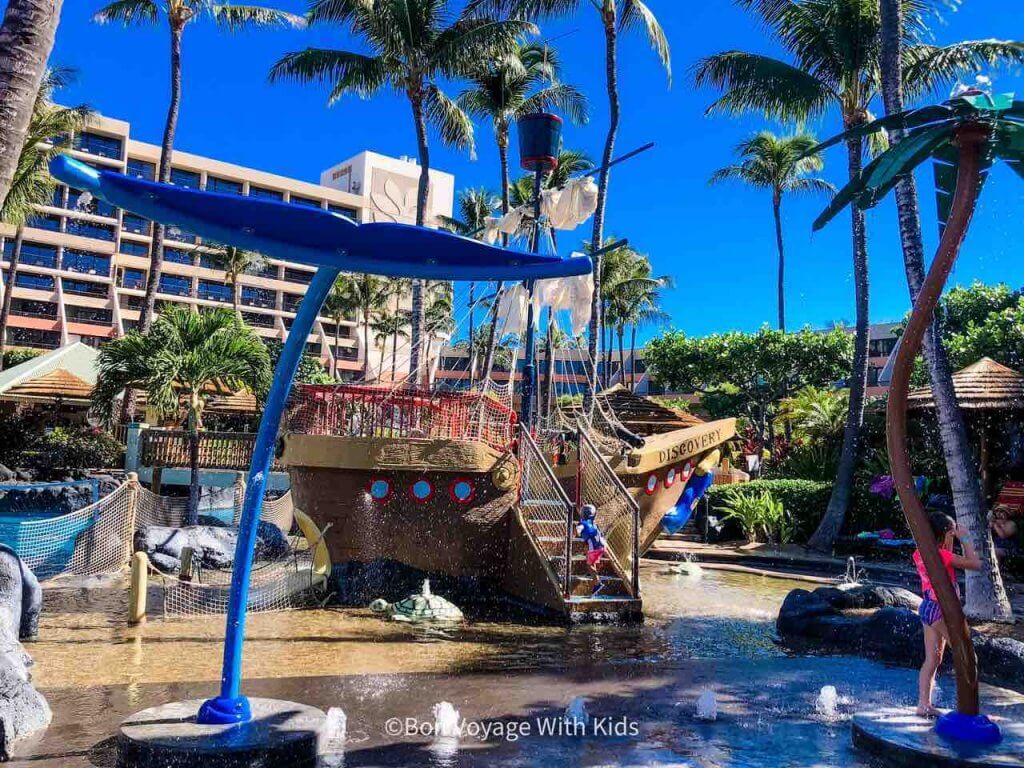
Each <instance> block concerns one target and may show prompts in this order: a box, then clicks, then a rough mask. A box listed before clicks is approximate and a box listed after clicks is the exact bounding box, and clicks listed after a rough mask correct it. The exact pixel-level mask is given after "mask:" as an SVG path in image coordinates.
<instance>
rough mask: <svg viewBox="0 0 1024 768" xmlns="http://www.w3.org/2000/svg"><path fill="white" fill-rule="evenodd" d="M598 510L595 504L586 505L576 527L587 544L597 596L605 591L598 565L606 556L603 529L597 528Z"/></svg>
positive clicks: (588, 559) (588, 563) (578, 534)
mask: <svg viewBox="0 0 1024 768" xmlns="http://www.w3.org/2000/svg"><path fill="white" fill-rule="evenodd" d="M596 518H597V508H596V507H595V506H594V505H593V504H584V505H583V509H581V510H580V522H579V524H578V525H577V526H576V535H577V536H579V537H580V538H581V539H583V540H584V541H585V542H587V568H588V569H589V570H590V575H591V576H593V577H594V591H593V593H592V594H595V595H596V594H597V593H598V592H600V591H601V590H602V589H604V584H603V583H602V582H601V576H600V571H598V568H597V565H598V563H600V562H601V558H603V557H604V555H605V551H606V549H605V547H606V542H605V540H604V534H602V533H601V529H600V528H598V527H597V522H596Z"/></svg>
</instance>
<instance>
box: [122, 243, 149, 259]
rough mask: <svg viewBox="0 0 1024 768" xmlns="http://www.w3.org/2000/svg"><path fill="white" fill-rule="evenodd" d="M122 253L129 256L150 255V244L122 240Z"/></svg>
mask: <svg viewBox="0 0 1024 768" xmlns="http://www.w3.org/2000/svg"><path fill="white" fill-rule="evenodd" d="M121 253H124V254H127V255H128V256H149V245H148V244H147V243H135V242H132V241H131V240H122V241H121Z"/></svg>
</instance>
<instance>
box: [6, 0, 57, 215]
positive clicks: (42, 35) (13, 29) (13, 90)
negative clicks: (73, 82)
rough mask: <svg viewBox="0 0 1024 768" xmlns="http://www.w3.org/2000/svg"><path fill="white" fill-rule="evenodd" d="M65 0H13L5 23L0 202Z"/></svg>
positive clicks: (13, 172) (14, 172)
mask: <svg viewBox="0 0 1024 768" xmlns="http://www.w3.org/2000/svg"><path fill="white" fill-rule="evenodd" d="M61 5H62V0H8V2H7V8H6V9H5V11H4V19H3V23H2V24H0V51H2V52H3V55H2V56H0V206H2V205H4V203H5V201H6V200H7V195H8V193H9V192H10V189H11V185H12V184H13V183H14V179H15V177H16V176H17V174H18V163H19V160H20V157H21V154H22V153H23V152H24V148H25V146H26V145H27V141H26V140H27V139H28V136H29V126H30V124H31V122H32V116H33V114H34V109H33V105H34V104H35V103H36V102H37V101H38V99H39V90H40V87H41V86H42V84H43V81H44V80H45V78H46V62H47V60H49V58H50V51H51V50H52V49H53V40H54V36H55V35H56V33H57V23H58V22H59V21H60V12H61Z"/></svg>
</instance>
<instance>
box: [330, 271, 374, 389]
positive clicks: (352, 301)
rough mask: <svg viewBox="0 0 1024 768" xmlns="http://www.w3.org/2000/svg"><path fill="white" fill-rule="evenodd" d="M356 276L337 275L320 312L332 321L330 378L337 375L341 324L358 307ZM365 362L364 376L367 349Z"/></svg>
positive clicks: (367, 363)
mask: <svg viewBox="0 0 1024 768" xmlns="http://www.w3.org/2000/svg"><path fill="white" fill-rule="evenodd" d="M356 283H357V278H356V277H354V276H353V275H349V274H347V273H343V274H340V275H338V277H337V279H336V280H335V281H334V285H333V286H332V287H331V292H330V293H328V294H327V298H326V299H325V300H324V305H323V308H322V310H321V314H322V315H323V316H324V317H329V318H331V322H332V323H334V347H333V349H332V352H331V378H333V379H335V380H337V379H338V378H339V375H338V345H339V344H340V342H341V324H342V322H343V321H345V320H348V319H349V318H350V317H352V314H353V313H354V312H355V311H356V310H358V309H360V306H359V302H360V294H359V289H358V288H357V287H356ZM366 360H367V362H366V363H364V378H366V377H365V371H366V366H368V365H369V349H367V353H366Z"/></svg>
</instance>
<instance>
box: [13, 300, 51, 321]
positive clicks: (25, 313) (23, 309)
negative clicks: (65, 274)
mask: <svg viewBox="0 0 1024 768" xmlns="http://www.w3.org/2000/svg"><path fill="white" fill-rule="evenodd" d="M11 314H12V315H18V316H19V317H45V318H49V319H53V318H55V317H57V305H56V304H54V303H53V302H52V301H33V300H32V299H12V300H11Z"/></svg>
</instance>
